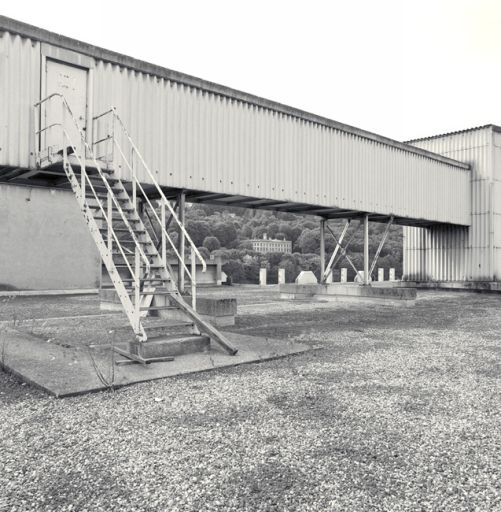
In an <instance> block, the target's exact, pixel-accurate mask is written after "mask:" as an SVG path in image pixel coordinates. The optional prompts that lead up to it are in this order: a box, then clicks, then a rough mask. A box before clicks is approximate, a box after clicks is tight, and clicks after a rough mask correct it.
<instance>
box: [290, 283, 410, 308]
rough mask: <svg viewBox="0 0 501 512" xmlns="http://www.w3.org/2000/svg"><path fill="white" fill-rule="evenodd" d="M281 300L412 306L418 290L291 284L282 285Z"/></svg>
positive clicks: (339, 284) (346, 284) (358, 285)
mask: <svg viewBox="0 0 501 512" xmlns="http://www.w3.org/2000/svg"><path fill="white" fill-rule="evenodd" d="M280 298H281V299H289V300H290V299H295V300H312V301H315V300H321V301H333V302H336V301H343V302H346V301H348V302H349V301H352V302H357V303H364V302H365V303H380V304H391V305H398V306H412V305H414V303H415V300H416V290H415V289H414V288H403V287H384V286H362V285H360V284H356V283H330V284H329V283H327V284H303V285H300V284H292V283H289V284H282V285H280Z"/></svg>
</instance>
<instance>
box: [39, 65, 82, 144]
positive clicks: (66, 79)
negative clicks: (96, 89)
mask: <svg viewBox="0 0 501 512" xmlns="http://www.w3.org/2000/svg"><path fill="white" fill-rule="evenodd" d="M45 62H46V65H45V95H46V96H49V95H50V94H53V93H55V92H57V93H60V94H62V95H63V96H64V97H65V98H66V101H67V102H68V104H69V106H70V109H71V111H72V113H73V116H74V118H75V119H76V120H77V123H78V126H79V128H80V129H82V130H84V131H85V129H86V127H87V72H88V70H86V69H83V68H79V67H77V66H72V65H70V64H63V63H61V62H58V61H55V60H51V59H46V61H45ZM45 105H46V107H45V112H44V113H43V114H42V115H44V116H45V126H50V125H51V124H53V123H60V122H61V121H62V120H63V112H62V105H61V101H59V100H58V99H57V98H54V99H53V100H51V101H50V102H48V103H46V104H45ZM64 127H65V129H66V132H67V133H68V136H69V137H70V139H71V141H72V143H73V145H74V146H75V147H76V148H77V152H78V154H82V153H81V149H82V141H81V137H80V134H79V133H78V129H77V128H76V126H75V123H74V121H73V119H71V117H70V116H69V115H68V114H66V115H65V120H64ZM62 140H63V139H62V135H61V130H60V129H59V128H58V127H55V128H52V129H49V130H48V131H47V132H46V136H45V144H44V145H43V146H45V147H48V146H52V148H53V150H54V151H59V150H60V149H61V148H62ZM65 145H66V146H68V145H69V142H68V139H66V140H65Z"/></svg>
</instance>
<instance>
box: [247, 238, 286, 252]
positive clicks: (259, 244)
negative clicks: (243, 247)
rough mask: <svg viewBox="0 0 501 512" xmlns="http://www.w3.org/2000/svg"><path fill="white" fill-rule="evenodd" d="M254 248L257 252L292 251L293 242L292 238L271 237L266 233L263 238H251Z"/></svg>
mask: <svg viewBox="0 0 501 512" xmlns="http://www.w3.org/2000/svg"><path fill="white" fill-rule="evenodd" d="M250 242H251V243H252V250H253V251H256V252H262V253H267V252H287V253H291V252H292V242H291V241H290V240H273V239H271V238H270V239H269V238H268V236H267V235H266V233H265V234H264V235H263V238H262V239H257V240H251V241H250Z"/></svg>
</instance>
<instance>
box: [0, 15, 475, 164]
mask: <svg viewBox="0 0 501 512" xmlns="http://www.w3.org/2000/svg"><path fill="white" fill-rule="evenodd" d="M0 31H6V32H10V33H14V34H18V35H20V36H24V37H28V38H30V39H35V40H37V41H40V42H44V43H48V44H52V45H54V46H59V47H61V48H65V49H68V50H72V51H75V52H79V53H82V54H84V55H87V56H89V57H94V58H96V59H99V60H103V61H106V62H110V63H112V64H118V65H120V66H124V67H126V68H129V69H133V70H136V71H140V72H142V73H147V74H151V75H154V76H158V77H161V78H164V79H166V80H171V81H174V82H178V83H182V84H185V85H188V86H190V87H196V88H198V89H202V90H204V91H207V92H211V93H214V94H218V95H220V96H225V97H228V98H231V99H234V100H239V101H243V102H246V103H249V104H252V105H256V106H258V107H262V108H266V109H269V110H273V111H276V112H279V113H282V114H286V115H290V116H293V117H297V118H299V119H303V120H305V121H309V122H312V123H316V124H320V125H323V126H326V127H329V128H333V129H335V130H339V131H342V132H345V133H349V134H352V135H356V136H358V137H362V138H364V139H368V140H371V141H374V142H377V143H380V144H383V145H386V146H391V147H394V148H397V149H400V150H402V151H406V152H408V153H414V154H417V155H420V156H422V157H425V158H429V159H431V160H436V161H439V162H442V163H445V164H447V165H452V166H455V167H460V168H462V169H470V166H469V165H468V164H465V163H463V162H459V161H457V160H453V159H452V158H448V157H445V156H442V155H438V154H436V153H432V152H431V151H427V150H425V149H421V148H418V147H415V146H412V145H409V144H407V143H404V142H400V141H397V140H394V139H390V138H388V137H384V136H382V135H378V134H376V133H372V132H369V131H366V130H362V129H360V128H356V127H355V126H350V125H347V124H344V123H340V122H338V121H334V120H332V119H328V118H326V117H322V116H319V115H317V114H312V113H310V112H306V111H304V110H300V109H297V108H294V107H290V106H288V105H284V104H282V103H279V102H276V101H272V100H268V99H266V98H262V97H260V96H256V95H253V94H250V93H247V92H243V91H239V90H237V89H233V88H231V87H227V86H225V85H220V84H217V83H215V82H210V81H208V80H203V79H201V78H197V77H195V76H191V75H187V74H185V73H181V72H179V71H174V70H172V69H168V68H164V67H162V66H158V65H156V64H151V63H149V62H146V61H142V60H138V59H135V58H134V57H129V56H127V55H123V54H120V53H117V52H114V51H112V50H106V49H105V48H100V47H99V46H94V45H92V44H89V43H85V42H83V41H79V40H77V39H72V38H71V37H67V36H64V35H61V34H57V33H55V32H51V31H49V30H46V29H43V28H40V27H36V26H34V25H30V24H28V23H24V22H22V21H18V20H15V19H13V18H9V17H7V16H3V15H0Z"/></svg>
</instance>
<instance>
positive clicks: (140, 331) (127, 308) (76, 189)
mask: <svg viewBox="0 0 501 512" xmlns="http://www.w3.org/2000/svg"><path fill="white" fill-rule="evenodd" d="M63 167H64V172H65V173H66V176H67V178H68V180H69V182H70V185H71V189H72V190H73V193H74V194H75V197H76V199H77V203H78V206H79V209H80V211H81V212H82V214H83V216H84V219H85V222H86V223H87V227H88V228H89V232H90V234H91V236H92V238H93V240H94V243H95V244H96V247H97V250H98V252H99V255H100V256H101V259H102V261H103V263H104V265H105V267H106V270H107V271H108V274H109V276H110V279H111V281H112V283H113V286H114V287H115V290H116V291H117V295H118V298H119V299H120V302H121V304H122V307H123V309H124V312H125V314H126V316H127V319H128V320H129V322H130V324H131V326H132V328H133V330H134V333H135V334H136V336H137V337H138V339H139V340H141V341H144V340H146V338H147V336H146V332H145V330H144V327H143V326H142V324H141V322H139V325H137V322H136V319H135V311H134V305H133V303H132V301H131V300H130V297H129V294H128V293H127V290H126V289H125V285H124V283H123V281H122V278H121V276H120V274H119V272H118V269H117V268H116V266H115V262H114V261H113V255H112V254H111V253H110V251H109V250H108V246H107V245H106V243H105V242H104V240H103V237H102V235H101V232H100V230H99V226H98V225H97V223H96V220H95V219H94V215H93V214H92V211H91V209H90V208H89V205H88V202H87V200H86V198H85V196H84V195H83V193H82V189H81V187H80V184H79V183H78V180H77V179H76V176H75V173H74V171H73V168H72V167H71V164H70V163H69V162H64V164H63ZM99 176H100V175H99ZM100 178H101V179H102V180H103V181H104V180H105V179H106V178H104V179H103V177H102V176H100ZM107 185H108V186H109V183H107ZM131 229H132V228H131Z"/></svg>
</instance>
